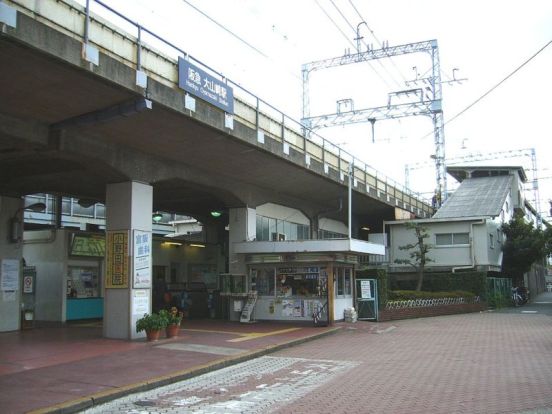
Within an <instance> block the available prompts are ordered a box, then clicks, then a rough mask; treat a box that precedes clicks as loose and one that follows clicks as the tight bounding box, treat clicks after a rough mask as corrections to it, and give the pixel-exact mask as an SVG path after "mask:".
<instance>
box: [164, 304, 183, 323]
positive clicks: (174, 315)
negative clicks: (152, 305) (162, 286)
mask: <svg viewBox="0 0 552 414" xmlns="http://www.w3.org/2000/svg"><path fill="white" fill-rule="evenodd" d="M159 315H161V316H162V317H164V318H166V319H167V324H168V325H180V322H182V316H183V313H182V312H179V311H178V309H177V308H176V307H175V306H173V307H172V308H171V310H170V311H168V310H165V309H162V310H160V311H159Z"/></svg>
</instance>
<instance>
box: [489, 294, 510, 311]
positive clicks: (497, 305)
mask: <svg viewBox="0 0 552 414" xmlns="http://www.w3.org/2000/svg"><path fill="white" fill-rule="evenodd" d="M487 304H488V305H489V307H491V308H494V309H501V308H505V307H507V306H508V305H509V304H510V297H509V296H507V295H505V294H503V293H501V292H494V293H490V294H489V296H488V297H487Z"/></svg>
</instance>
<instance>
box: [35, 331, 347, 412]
mask: <svg viewBox="0 0 552 414" xmlns="http://www.w3.org/2000/svg"><path fill="white" fill-rule="evenodd" d="M339 330H341V327H334V328H331V329H329V330H327V331H324V332H320V333H316V334H313V335H309V336H306V337H303V338H298V339H292V340H290V341H287V342H283V343H281V344H276V345H271V346H268V347H266V348H262V349H257V350H254V351H249V352H246V353H243V354H240V355H237V356H234V357H226V358H222V359H219V360H216V361H213V362H210V363H208V364H205V365H198V366H196V367H192V368H189V369H185V370H182V371H176V372H174V373H172V374H168V375H163V376H160V377H154V378H152V379H149V380H146V381H142V382H137V383H134V384H128V385H123V386H121V387H117V388H116V389H113V390H107V391H101V392H98V393H95V394H91V395H88V396H86V397H81V398H77V399H74V400H70V401H66V402H63V403H59V404H55V405H52V406H49V407H44V408H39V409H36V410H32V411H29V412H28V413H29V414H69V413H77V412H80V411H82V410H86V409H87V408H92V407H95V406H97V405H101V404H104V403H106V402H109V401H113V400H116V399H118V398H122V397H124V396H127V395H129V394H134V393H137V392H143V391H149V390H152V389H155V388H158V387H162V386H164V385H169V384H174V383H175V382H178V381H183V380H187V379H189V378H193V377H197V376H199V375H203V374H206V373H207V372H211V371H215V370H218V369H221V368H225V367H228V366H231V365H235V364H239V363H241V362H245V361H248V360H251V359H254V358H258V357H261V356H264V355H268V354H271V353H274V352H277V351H280V350H282V349H286V348H290V347H292V346H296V345H300V344H302V343H305V342H308V341H313V340H315V339H319V338H322V337H324V336H328V335H331V334H334V333H336V332H337V331H339Z"/></svg>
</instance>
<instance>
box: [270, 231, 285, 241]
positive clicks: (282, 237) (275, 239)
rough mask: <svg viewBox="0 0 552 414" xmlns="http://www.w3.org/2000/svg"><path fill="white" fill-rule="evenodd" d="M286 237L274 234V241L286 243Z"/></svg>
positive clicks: (281, 234)
mask: <svg viewBox="0 0 552 414" xmlns="http://www.w3.org/2000/svg"><path fill="white" fill-rule="evenodd" d="M285 239H286V235H285V234H283V233H272V241H284V240H285Z"/></svg>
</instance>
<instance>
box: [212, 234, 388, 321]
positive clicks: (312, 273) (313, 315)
mask: <svg viewBox="0 0 552 414" xmlns="http://www.w3.org/2000/svg"><path fill="white" fill-rule="evenodd" d="M235 249H236V252H238V253H239V254H243V255H244V262H245V266H246V273H245V274H246V281H245V283H246V285H247V286H246V289H247V293H246V292H240V293H237V292H236V293H235V294H234V296H230V297H232V298H233V300H230V301H229V308H230V312H229V315H230V320H239V315H240V313H243V312H242V310H243V309H244V307H245V308H246V310H247V311H249V312H251V313H252V315H251V319H258V320H278V321H313V320H314V319H318V322H326V323H332V322H333V321H334V320H342V319H344V311H345V309H346V308H350V307H353V306H354V296H353V288H354V270H355V268H356V267H357V266H358V256H359V255H361V254H362V255H364V254H382V255H383V254H384V253H385V247H384V246H383V245H378V244H374V243H370V242H366V241H361V240H354V239H329V240H299V241H295V240H292V241H274V242H257V241H254V242H242V243H236V246H235ZM252 293H254V295H252ZM221 294H222V293H221ZM240 295H241V296H242V297H240ZM252 296H255V300H254V302H255V303H254V306H250V307H251V308H252V309H247V304H248V303H249V304H250V305H251V302H252ZM315 322H316V321H315Z"/></svg>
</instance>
